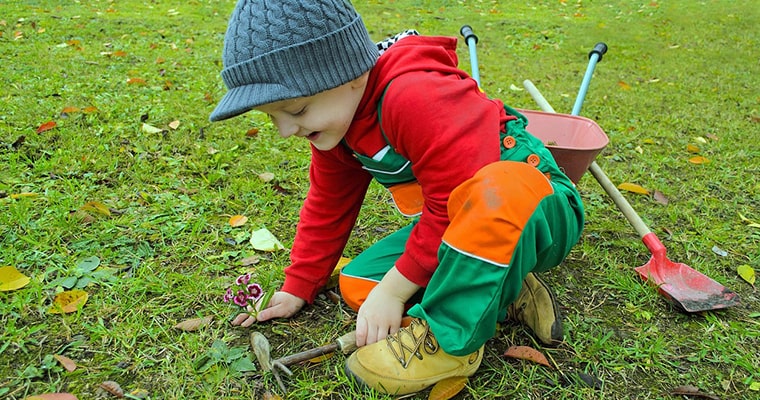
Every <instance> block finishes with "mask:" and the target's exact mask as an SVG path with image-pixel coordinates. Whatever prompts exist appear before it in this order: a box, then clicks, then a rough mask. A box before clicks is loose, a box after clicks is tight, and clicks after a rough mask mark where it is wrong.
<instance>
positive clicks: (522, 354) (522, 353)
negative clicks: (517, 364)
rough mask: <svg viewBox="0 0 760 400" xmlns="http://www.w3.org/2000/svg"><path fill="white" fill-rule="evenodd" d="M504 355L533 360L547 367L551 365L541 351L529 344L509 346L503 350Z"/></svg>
mask: <svg viewBox="0 0 760 400" xmlns="http://www.w3.org/2000/svg"><path fill="white" fill-rule="evenodd" d="M504 357H509V358H518V359H520V360H528V361H533V362H534V363H536V364H541V365H544V366H547V367H549V368H551V367H552V365H551V364H549V360H547V359H546V356H545V355H544V354H543V353H541V352H540V351H538V350H536V349H534V348H532V347H530V346H510V347H509V348H508V349H507V351H506V352H504Z"/></svg>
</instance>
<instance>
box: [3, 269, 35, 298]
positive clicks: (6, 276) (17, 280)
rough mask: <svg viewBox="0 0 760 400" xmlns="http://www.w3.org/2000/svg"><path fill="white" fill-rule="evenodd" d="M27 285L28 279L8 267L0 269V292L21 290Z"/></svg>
mask: <svg viewBox="0 0 760 400" xmlns="http://www.w3.org/2000/svg"><path fill="white" fill-rule="evenodd" d="M28 283H29V277H28V276H26V275H24V274H22V273H21V272H19V271H18V270H17V269H16V267H12V266H10V265H8V266H5V267H0V292H9V291H11V290H16V289H21V288H22V287H24V286H26V285H27V284H28Z"/></svg>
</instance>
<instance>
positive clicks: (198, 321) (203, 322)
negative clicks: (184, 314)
mask: <svg viewBox="0 0 760 400" xmlns="http://www.w3.org/2000/svg"><path fill="white" fill-rule="evenodd" d="M213 319H214V317H212V316H210V315H209V316H207V317H203V318H190V319H187V320H184V321H182V322H180V323H178V324H177V325H174V329H179V330H181V331H185V332H193V331H197V330H198V329H201V328H203V327H204V326H208V324H210V323H211V321H212V320H213Z"/></svg>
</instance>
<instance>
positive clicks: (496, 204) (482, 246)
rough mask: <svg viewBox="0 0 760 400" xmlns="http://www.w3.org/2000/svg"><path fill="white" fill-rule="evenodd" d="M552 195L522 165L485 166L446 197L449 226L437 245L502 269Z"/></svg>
mask: <svg viewBox="0 0 760 400" xmlns="http://www.w3.org/2000/svg"><path fill="white" fill-rule="evenodd" d="M553 192H554V190H553V188H552V186H551V184H550V183H549V181H548V180H547V179H546V177H545V176H544V175H543V174H542V173H541V172H540V171H539V170H537V169H536V168H534V167H532V166H530V165H528V164H525V163H521V162H513V161H500V162H496V163H493V164H489V165H487V166H485V167H483V168H482V169H481V170H480V171H478V172H477V173H476V174H475V176H473V177H472V178H470V179H469V180H467V181H465V182H464V183H462V184H461V185H459V186H458V187H457V188H456V189H454V191H453V192H452V193H451V196H449V203H448V213H449V220H450V221H451V224H450V225H449V227H448V229H447V230H446V232H445V233H444V234H443V241H444V242H446V243H447V244H448V245H449V246H451V247H452V248H455V249H457V250H458V251H460V252H465V253H468V254H471V255H473V256H475V257H477V258H482V259H484V260H486V261H489V262H493V263H498V264H503V265H507V264H508V263H509V262H510V260H511V259H512V253H513V251H514V248H515V246H517V242H518V241H519V240H520V235H521V234H522V230H523V227H524V226H525V224H526V223H527V222H528V220H529V219H530V217H531V216H532V215H533V213H534V211H535V210H536V207H537V206H538V204H539V202H541V200H542V199H544V198H545V197H546V196H548V195H551V194H552V193H553Z"/></svg>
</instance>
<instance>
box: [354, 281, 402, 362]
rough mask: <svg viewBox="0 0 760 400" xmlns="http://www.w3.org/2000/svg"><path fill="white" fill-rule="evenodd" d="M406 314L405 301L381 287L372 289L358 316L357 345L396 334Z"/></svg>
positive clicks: (370, 342)
mask: <svg viewBox="0 0 760 400" xmlns="http://www.w3.org/2000/svg"><path fill="white" fill-rule="evenodd" d="M403 313H404V300H402V299H400V298H399V297H398V296H396V295H394V294H393V293H390V292H388V291H386V290H384V289H383V288H382V287H380V286H379V285H378V286H376V287H375V288H374V289H372V291H371V292H369V295H367V299H366V300H364V303H363V304H362V305H361V307H359V314H358V315H357V316H356V345H357V346H359V347H361V346H364V345H367V344H372V343H375V342H377V341H378V340H383V339H385V337H386V336H388V334H393V333H396V332H397V331H398V329H399V326H400V325H401V316H402V314H403Z"/></svg>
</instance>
